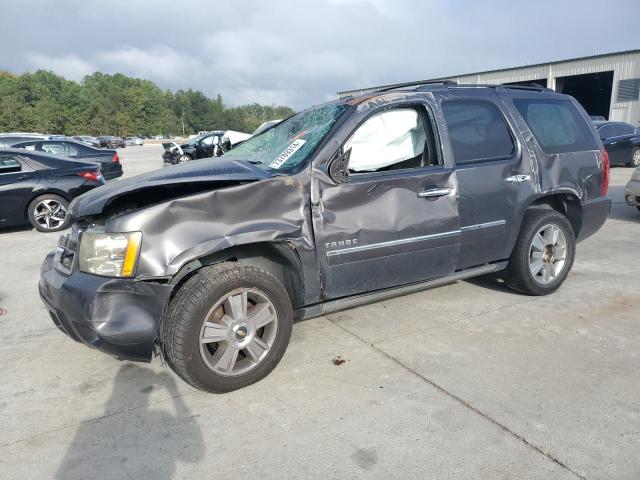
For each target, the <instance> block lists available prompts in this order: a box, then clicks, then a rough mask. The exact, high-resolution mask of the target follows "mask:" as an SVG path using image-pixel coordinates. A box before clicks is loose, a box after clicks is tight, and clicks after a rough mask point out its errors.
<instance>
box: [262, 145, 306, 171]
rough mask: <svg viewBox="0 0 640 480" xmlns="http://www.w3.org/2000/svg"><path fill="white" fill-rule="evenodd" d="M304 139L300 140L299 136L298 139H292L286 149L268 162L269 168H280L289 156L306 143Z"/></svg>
mask: <svg viewBox="0 0 640 480" xmlns="http://www.w3.org/2000/svg"><path fill="white" fill-rule="evenodd" d="M306 142H307V141H306V140H302V139H301V138H299V139H298V140H294V142H293V143H292V144H291V145H289V146H288V147H287V149H286V150H285V151H284V152H282V153H281V154H280V155H278V156H277V157H276V159H275V160H274V161H273V162H271V163H270V164H269V167H270V168H280V167H281V166H282V165H284V164H285V162H286V161H287V160H289V159H290V158H291V156H292V155H293V154H294V153H296V152H297V151H298V150H300V148H302V146H303V145H304V144H305V143H306Z"/></svg>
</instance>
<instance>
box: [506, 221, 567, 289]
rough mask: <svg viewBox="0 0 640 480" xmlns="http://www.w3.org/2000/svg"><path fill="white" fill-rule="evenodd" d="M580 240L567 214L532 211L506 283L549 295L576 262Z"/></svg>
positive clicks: (519, 241) (524, 226)
mask: <svg viewBox="0 0 640 480" xmlns="http://www.w3.org/2000/svg"><path fill="white" fill-rule="evenodd" d="M575 251H576V240H575V235H574V232H573V227H572V226H571V224H570V223H569V221H568V220H567V217H565V216H564V215H562V214H561V213H558V212H556V211H555V210H546V209H534V210H529V211H528V212H527V214H526V215H525V218H524V221H523V222H522V228H521V229H520V234H519V236H518V240H517V241H516V245H515V247H514V249H513V252H512V254H511V257H510V259H509V265H508V267H507V270H506V271H505V277H504V280H505V283H506V284H507V285H508V286H509V287H510V288H512V289H513V290H516V291H518V292H521V293H525V294H527V295H548V294H550V293H552V292H555V291H556V290H557V289H558V288H559V287H560V285H562V283H563V282H564V280H565V279H566V278H567V275H568V274H569V270H571V267H572V265H573V259H574V257H575Z"/></svg>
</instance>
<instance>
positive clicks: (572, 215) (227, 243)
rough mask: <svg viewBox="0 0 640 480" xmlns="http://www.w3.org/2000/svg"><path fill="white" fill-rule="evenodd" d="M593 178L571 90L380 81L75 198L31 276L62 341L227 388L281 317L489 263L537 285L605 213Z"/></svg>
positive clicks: (604, 173) (587, 135)
mask: <svg viewBox="0 0 640 480" xmlns="http://www.w3.org/2000/svg"><path fill="white" fill-rule="evenodd" d="M608 181H609V164H608V158H607V154H606V152H605V151H604V149H603V148H602V144H601V142H600V139H599V137H598V135H597V134H596V132H595V130H594V128H593V126H592V124H591V121H590V120H589V117H588V116H587V114H586V113H585V111H584V110H583V109H582V108H581V107H580V105H579V104H578V103H577V102H576V101H575V100H574V99H573V98H571V97H569V96H566V95H561V94H557V93H555V92H552V91H551V90H547V89H544V88H534V87H529V88H525V87H507V86H463V85H449V84H434V85H422V86H412V87H406V88H399V89H395V90H388V91H379V92H376V93H373V94H368V95H363V96H358V97H348V98H344V99H341V100H337V101H334V102H330V103H327V104H324V105H320V106H316V107H313V108H310V109H308V110H305V111H303V112H301V113H298V114H297V115H294V116H292V117H291V118H289V119H287V120H285V121H283V122H282V123H280V124H279V125H277V126H275V127H273V128H271V129H269V130H267V131H265V132H264V133H262V134H261V135H258V136H256V137H254V138H252V139H250V140H247V141H246V142H245V143H243V144H242V145H240V146H238V147H237V148H235V149H234V150H232V151H231V152H229V153H227V154H225V155H224V156H223V157H221V158H216V159H204V160H197V161H193V162H189V163H187V164H184V165H177V166H172V167H168V168H165V169H163V170H159V171H155V172H151V173H149V174H146V175H142V176H138V177H135V178H131V179H128V180H124V181H121V182H119V183H114V184H109V185H107V186H105V187H101V188H99V189H96V190H94V191H92V192H89V193H86V194H84V195H82V196H81V197H79V198H78V199H76V200H75V201H74V202H73V203H72V204H71V206H70V213H71V215H72V218H73V221H74V223H73V227H72V230H71V232H70V233H69V234H67V235H64V236H63V237H62V238H61V239H60V241H59V244H58V247H57V248H56V250H55V251H53V252H51V253H50V254H49V255H48V256H47V257H46V259H45V261H44V264H43V266H42V273H41V278H40V285H39V290H40V295H41V297H42V299H43V301H44V303H45V305H46V306H47V308H48V309H49V311H50V313H51V317H52V319H53V321H54V323H55V324H56V325H57V326H58V328H60V330H62V331H63V332H64V333H65V334H67V335H68V336H70V337H71V338H73V339H74V340H76V341H79V342H82V343H84V344H86V345H87V346H90V347H93V348H97V349H99V350H102V351H103V352H106V353H108V354H110V355H113V356H115V357H118V358H121V359H129V360H138V361H150V360H151V359H152V357H153V356H154V353H155V354H161V355H162V356H163V357H164V359H165V360H166V362H167V364H168V365H169V366H170V367H171V368H172V369H173V370H175V372H176V373H177V374H178V375H179V376H180V377H182V378H183V379H184V380H185V381H187V382H188V383H190V384H191V385H193V386H194V387H196V388H199V389H202V390H206V391H210V392H226V391H230V390H234V389H237V388H241V387H244V386H246V385H249V384H251V383H253V382H256V381H258V380H259V379H261V378H263V377H265V376H266V375H267V374H268V373H269V372H270V371H271V370H272V369H273V368H274V367H275V366H276V365H277V364H278V362H279V361H280V359H281V358H282V356H283V355H284V352H285V349H286V348H287V344H288V342H289V339H290V336H291V330H292V326H293V322H294V320H298V319H302V318H308V317H311V316H317V315H321V314H325V313H328V312H331V311H335V310H338V309H344V308H349V307H353V306H356V305H358V304H362V303H365V302H371V301H375V300H379V299H383V298H388V297H391V296H394V295H398V294H405V293H408V292H413V291H416V290H419V289H422V288H426V287H432V286H435V285H441V284H444V283H448V282H453V281H456V280H460V279H464V278H469V277H473V276H476V275H483V274H488V273H494V272H500V275H501V276H502V277H503V278H504V282H505V283H506V284H507V285H508V286H509V287H511V288H513V289H514V290H516V291H518V292H521V293H523V294H527V295H546V294H549V293H552V292H553V291H555V290H556V289H557V288H558V287H559V286H560V285H561V284H562V282H564V280H565V279H566V277H567V274H568V273H569V270H570V269H571V266H572V264H573V260H574V255H575V250H576V242H577V241H580V240H583V239H585V238H587V237H588V236H590V235H592V234H593V233H594V232H596V231H597V230H598V229H599V228H600V227H601V226H602V225H603V223H604V222H605V220H606V218H607V215H608V212H609V206H610V203H609V200H608V199H607V198H606V196H605V195H606V192H607V187H608ZM461 301H464V300H461Z"/></svg>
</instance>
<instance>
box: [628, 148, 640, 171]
mask: <svg viewBox="0 0 640 480" xmlns="http://www.w3.org/2000/svg"><path fill="white" fill-rule="evenodd" d="M627 166H629V167H640V148H638V147H636V148H635V149H634V150H633V153H632V154H631V160H630V161H629V163H628V164H627Z"/></svg>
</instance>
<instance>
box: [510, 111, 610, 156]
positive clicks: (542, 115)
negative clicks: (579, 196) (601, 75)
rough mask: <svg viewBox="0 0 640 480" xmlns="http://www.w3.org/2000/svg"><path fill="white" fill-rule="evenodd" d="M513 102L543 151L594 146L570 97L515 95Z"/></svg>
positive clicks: (588, 129) (587, 129)
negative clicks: (518, 96)
mask: <svg viewBox="0 0 640 480" xmlns="http://www.w3.org/2000/svg"><path fill="white" fill-rule="evenodd" d="M513 103H514V105H515V106H516V108H517V109H518V111H519V112H520V115H522V118H523V119H524V121H525V122H527V125H529V128H530V129H531V131H532V132H533V134H534V135H535V137H536V139H537V140H538V143H539V144H540V147H542V150H543V151H544V152H545V153H548V154H555V153H568V152H580V151H586V150H597V148H598V145H597V143H596V140H595V138H594V136H593V134H592V133H591V129H590V128H589V126H588V125H587V122H586V121H585V120H584V118H582V115H580V112H579V111H578V109H577V108H576V107H575V105H574V104H573V103H572V102H571V101H570V100H542V99H515V100H514V101H513Z"/></svg>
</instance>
